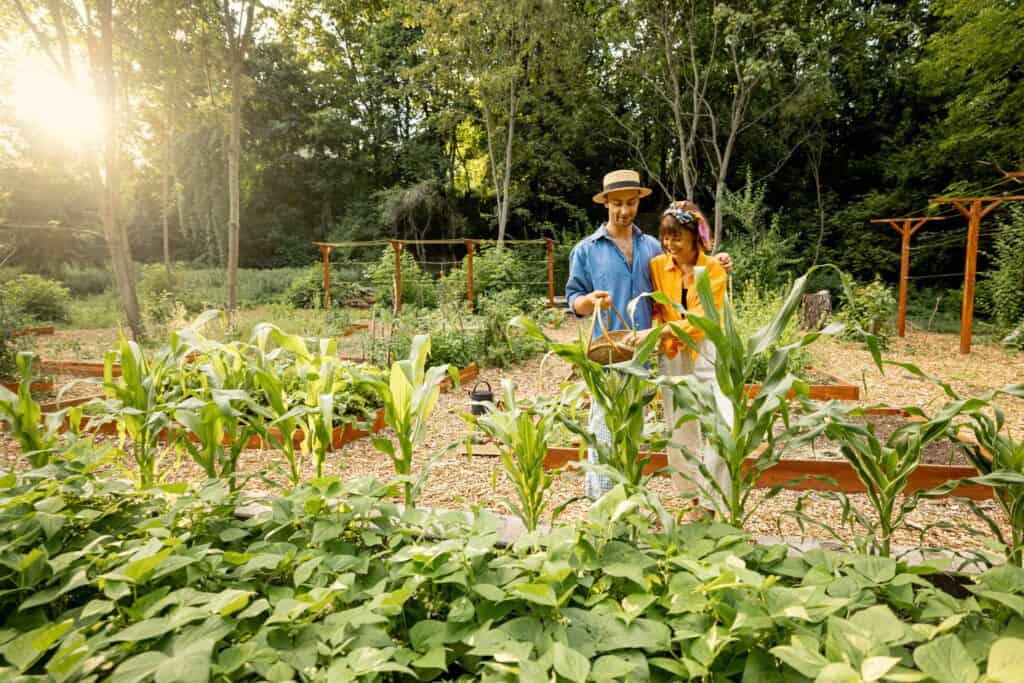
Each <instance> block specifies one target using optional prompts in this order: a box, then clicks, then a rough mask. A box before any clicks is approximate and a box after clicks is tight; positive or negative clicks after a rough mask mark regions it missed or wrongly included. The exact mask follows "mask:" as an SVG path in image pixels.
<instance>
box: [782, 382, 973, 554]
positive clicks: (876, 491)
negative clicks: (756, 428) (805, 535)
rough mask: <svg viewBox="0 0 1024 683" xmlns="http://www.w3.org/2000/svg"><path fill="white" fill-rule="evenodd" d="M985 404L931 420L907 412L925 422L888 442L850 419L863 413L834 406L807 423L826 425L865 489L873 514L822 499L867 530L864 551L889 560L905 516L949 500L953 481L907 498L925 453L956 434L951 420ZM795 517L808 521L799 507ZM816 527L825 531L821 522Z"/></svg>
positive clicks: (951, 407)
mask: <svg viewBox="0 0 1024 683" xmlns="http://www.w3.org/2000/svg"><path fill="white" fill-rule="evenodd" d="M983 405H985V402H984V401H981V400H980V399H969V400H966V401H963V400H961V401H953V402H950V403H947V404H946V405H945V406H944V407H943V409H942V410H941V411H940V412H939V413H938V414H937V415H936V416H935V417H932V418H930V419H929V418H928V417H927V416H926V415H925V414H924V413H923V412H922V411H921V410H920V409H919V408H913V407H911V408H906V409H905V410H906V412H907V413H908V414H910V415H912V416H913V417H916V418H918V419H919V420H921V421H918V422H910V423H907V424H906V425H903V426H901V427H900V428H898V429H897V430H895V431H894V432H893V433H892V434H891V435H889V437H888V438H887V439H886V440H885V441H882V440H881V439H879V438H878V436H877V435H876V434H875V430H874V426H873V425H870V424H868V425H864V424H858V423H855V422H851V421H850V420H849V418H850V417H858V416H861V415H863V414H864V411H863V410H862V409H853V410H851V411H844V410H843V409H841V408H840V407H839V406H838V405H837V404H835V403H830V404H827V405H826V406H824V407H823V408H822V409H821V410H820V411H818V412H817V413H815V414H813V415H811V416H808V418H807V421H808V423H813V422H814V421H816V420H818V419H823V420H824V421H825V424H826V426H825V434H826V435H827V436H828V437H829V438H830V439H831V440H833V441H835V442H837V443H838V445H839V451H840V453H842V455H843V457H844V458H845V459H846V460H847V462H849V463H850V465H851V467H852V468H853V471H854V473H855V474H856V475H857V478H858V479H859V480H860V482H861V483H862V484H863V485H864V488H865V491H866V493H865V495H866V497H867V500H868V502H869V504H870V511H871V513H873V514H867V511H863V510H860V509H858V508H857V507H856V506H854V505H853V504H852V503H851V502H850V499H849V497H848V496H847V495H846V494H844V493H840V492H834V491H830V492H827V493H824V494H823V495H825V496H826V497H829V498H832V499H834V500H837V501H839V502H840V503H841V505H842V510H843V512H842V517H841V519H842V521H843V523H852V522H856V523H857V524H859V525H860V526H861V527H863V528H864V529H866V530H867V531H868V535H867V536H866V537H864V538H862V539H860V540H859V541H858V542H857V545H859V546H860V547H859V548H858V549H859V550H860V551H862V552H868V553H871V554H876V555H881V556H883V557H888V556H889V555H890V554H891V552H892V535H893V533H894V532H895V531H896V530H897V529H899V528H900V527H902V526H904V525H905V524H906V522H907V517H908V516H909V515H910V513H912V512H913V511H914V510H916V509H917V507H918V505H919V504H920V502H921V500H923V499H929V498H937V497H939V496H945V495H948V494H949V493H950V492H951V491H952V490H953V489H955V488H956V486H957V484H958V482H957V481H949V482H946V483H944V484H941V485H939V486H937V487H934V488H931V489H925V490H918V491H914V492H912V493H910V494H907V495H904V493H905V489H906V486H907V482H908V480H909V478H910V475H911V474H913V472H914V470H916V469H917V468H918V466H919V465H920V464H921V456H922V454H923V452H924V449H925V448H926V447H927V446H928V445H929V444H930V443H932V442H934V441H937V440H942V439H947V438H950V437H951V435H952V434H953V432H954V431H955V427H954V425H953V420H954V418H956V417H957V416H958V415H960V414H961V413H963V412H970V411H977V410H978V409H979V408H981V407H982V406H983ZM794 514H795V516H796V517H797V518H798V519H799V520H800V522H801V523H803V522H804V521H807V518H806V517H805V516H803V515H802V514H801V511H800V508H799V506H798V508H797V510H795V511H794ZM814 524H816V525H818V526H824V525H823V524H821V523H820V522H814Z"/></svg>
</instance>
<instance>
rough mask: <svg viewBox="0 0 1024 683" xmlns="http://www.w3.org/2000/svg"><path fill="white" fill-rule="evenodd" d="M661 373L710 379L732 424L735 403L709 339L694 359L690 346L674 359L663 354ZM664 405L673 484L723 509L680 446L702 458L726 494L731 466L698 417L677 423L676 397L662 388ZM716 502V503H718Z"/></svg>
mask: <svg viewBox="0 0 1024 683" xmlns="http://www.w3.org/2000/svg"><path fill="white" fill-rule="evenodd" d="M660 363H661V372H662V374H664V375H668V376H672V377H678V376H683V375H691V374H692V375H694V376H695V377H696V378H697V379H698V380H699V381H701V382H711V383H712V385H713V389H714V394H715V405H716V406H717V408H718V411H717V412H718V417H719V418H720V419H721V420H722V421H724V422H725V424H726V425H728V427H729V428H730V429H731V428H732V423H733V411H732V404H731V403H729V401H727V400H726V398H725V396H724V395H723V394H722V392H721V390H720V389H719V388H718V382H717V381H716V380H715V347H714V345H713V344H711V342H709V341H707V340H706V339H705V340H704V341H702V342H701V344H700V353H699V354H698V356H697V360H696V361H694V360H693V357H692V356H691V355H690V352H689V350H688V349H681V350H680V351H679V353H677V354H676V356H675V357H674V358H668V357H667V356H662V357H661V361H660ZM661 396H662V405H663V406H664V408H665V425H666V427H667V428H668V429H669V430H671V437H670V440H671V443H670V445H669V447H668V464H669V466H670V467H672V469H674V470H676V471H675V472H673V473H672V483H673V484H674V485H675V488H676V491H678V492H679V495H681V496H683V497H685V498H697V499H698V500H699V501H700V505H701V507H703V508H705V509H707V510H715V509H717V508H723V506H722V500H721V496H720V494H719V493H718V492H717V491H716V490H715V488H714V486H713V485H711V484H710V483H708V481H707V480H706V479H705V478H704V475H702V474H701V472H700V470H699V469H698V468H697V466H696V464H695V463H694V462H693V461H692V460H688V459H687V458H685V457H684V456H683V454H682V450H681V448H680V447H682V448H685V449H686V450H687V451H688V452H689V453H690V454H691V455H693V456H696V457H699V458H700V459H701V462H702V463H703V464H704V466H705V467H706V468H707V470H708V472H710V473H711V476H712V477H713V478H714V480H715V481H716V482H718V485H719V486H720V487H721V488H722V490H723V491H725V492H726V493H728V492H729V489H730V487H731V485H732V479H731V478H730V477H729V468H728V467H727V466H726V464H725V461H724V460H722V459H721V458H720V457H718V453H716V452H715V450H714V448H712V447H711V445H710V444H708V443H707V442H706V441H705V440H704V439H703V436H702V435H701V429H700V424H699V423H698V422H697V421H696V420H691V421H689V422H684V423H683V424H681V425H676V420H677V419H678V413H677V411H676V410H675V396H673V395H672V392H671V391H666V390H665V389H664V388H662V391H661ZM716 502H717V504H716Z"/></svg>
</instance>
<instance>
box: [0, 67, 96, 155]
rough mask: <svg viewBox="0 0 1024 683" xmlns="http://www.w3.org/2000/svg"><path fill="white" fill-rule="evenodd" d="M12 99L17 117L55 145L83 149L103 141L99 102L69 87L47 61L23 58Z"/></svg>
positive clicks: (14, 79)
mask: <svg viewBox="0 0 1024 683" xmlns="http://www.w3.org/2000/svg"><path fill="white" fill-rule="evenodd" d="M9 97H10V99H11V103H12V104H13V108H14V114H15V116H16V117H17V118H18V119H19V120H20V121H21V122H22V123H25V124H28V125H31V126H32V127H34V128H36V129H38V130H40V131H42V133H43V134H44V135H46V136H47V137H49V138H50V139H52V140H53V141H54V142H59V143H62V144H64V145H67V146H69V147H73V148H79V149H81V148H85V147H89V146H93V145H95V144H98V143H99V141H100V140H101V139H102V132H103V117H102V114H101V111H100V107H99V103H98V102H97V101H96V98H95V97H94V96H93V95H92V94H91V93H89V92H88V89H87V88H86V87H83V86H82V85H77V86H72V85H70V84H69V83H67V82H66V81H65V80H64V79H62V78H61V77H60V76H58V75H57V74H56V73H55V72H54V70H53V68H52V67H51V66H50V65H49V64H48V63H47V62H45V61H44V60H40V59H37V58H23V59H21V60H20V61H19V62H18V63H17V66H16V68H15V72H14V78H13V79H12V82H11V90H10V95H9Z"/></svg>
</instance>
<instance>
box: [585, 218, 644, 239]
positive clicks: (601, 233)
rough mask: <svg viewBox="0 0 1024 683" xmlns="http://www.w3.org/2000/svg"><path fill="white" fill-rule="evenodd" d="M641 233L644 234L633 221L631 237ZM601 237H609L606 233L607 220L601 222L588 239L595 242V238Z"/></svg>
mask: <svg viewBox="0 0 1024 683" xmlns="http://www.w3.org/2000/svg"><path fill="white" fill-rule="evenodd" d="M643 234H644V233H643V231H642V230H641V229H640V228H638V227H637V225H636V223H634V224H633V237H639V236H640V235H643ZM602 237H607V238H608V239H611V236H609V235H608V223H607V222H604V223H602V224H601V226H600V227H599V228H598V229H597V230H595V231H594V234H593V235H591V236H590V239H591V240H593V241H595V242H596V241H597V240H599V239H601V238H602Z"/></svg>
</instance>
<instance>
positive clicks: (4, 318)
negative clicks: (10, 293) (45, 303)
mask: <svg viewBox="0 0 1024 683" xmlns="http://www.w3.org/2000/svg"><path fill="white" fill-rule="evenodd" d="M21 326H22V322H21V318H20V317H19V316H18V314H17V312H16V311H15V310H14V308H13V307H12V306H10V305H8V304H7V303H6V302H5V301H4V300H3V298H2V297H0V379H5V380H7V379H13V378H15V377H16V376H17V374H18V366H17V359H18V347H17V343H16V342H17V339H16V337H15V336H14V330H16V329H18V328H19V327H21Z"/></svg>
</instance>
